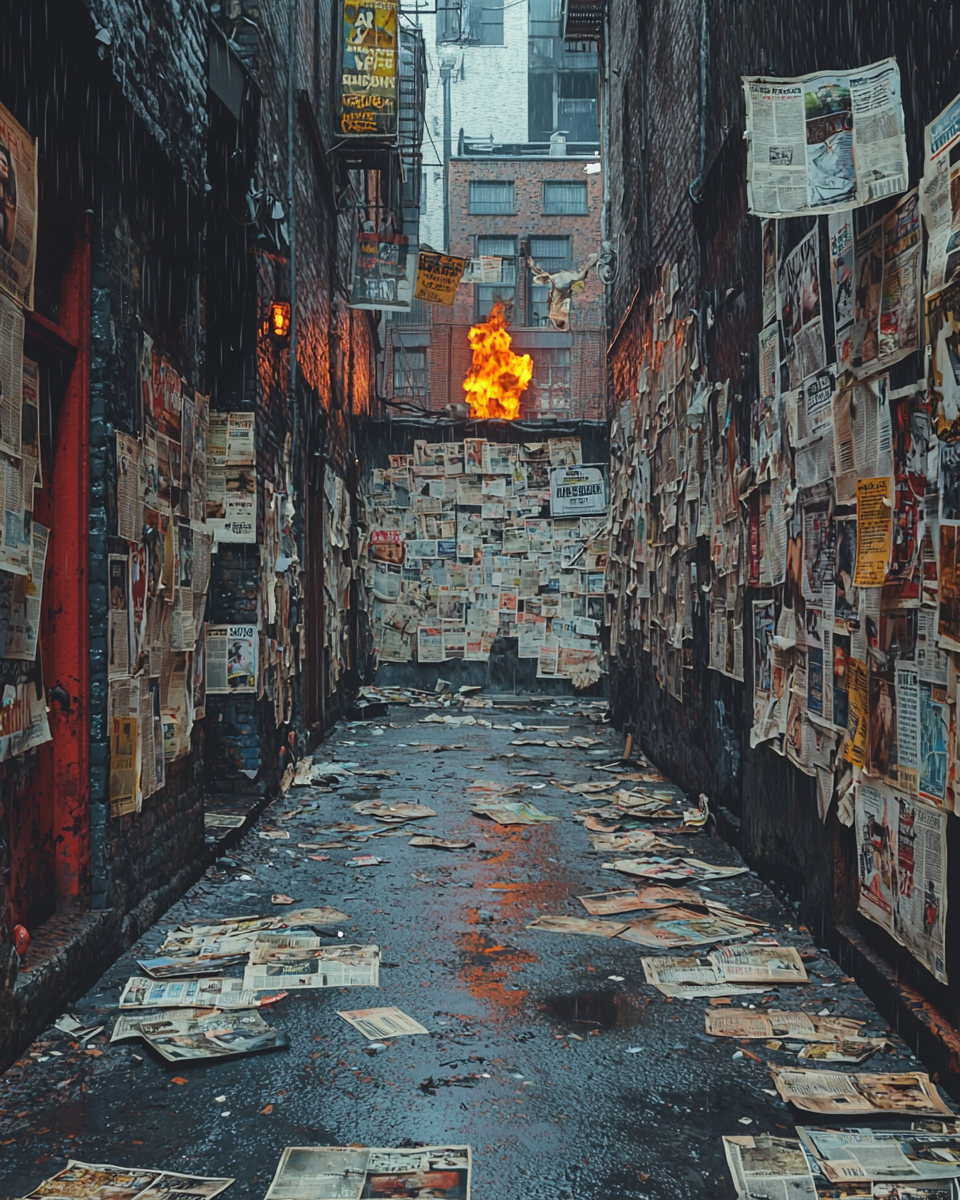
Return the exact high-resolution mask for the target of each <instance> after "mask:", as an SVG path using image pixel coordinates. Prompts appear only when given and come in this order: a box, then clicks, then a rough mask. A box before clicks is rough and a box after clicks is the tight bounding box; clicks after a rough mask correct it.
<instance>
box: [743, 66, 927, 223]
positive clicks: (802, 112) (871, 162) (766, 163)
mask: <svg viewBox="0 0 960 1200" xmlns="http://www.w3.org/2000/svg"><path fill="white" fill-rule="evenodd" d="M743 90H744V95H745V97H746V125H747V129H746V140H747V202H748V205H749V209H750V212H751V213H753V214H754V215H755V216H758V217H788V216H800V215H802V214H809V215H817V214H819V213H830V212H841V211H843V210H844V209H850V208H857V207H859V206H861V205H864V204H871V203H873V201H875V200H882V199H885V198H886V197H888V196H894V195H897V194H899V193H900V192H904V191H906V188H907V179H908V164H907V148H906V139H905V137H904V127H903V105H902V102H901V96H900V70H899V67H898V66H897V61H896V59H894V58H887V59H883V60H882V61H881V62H877V63H873V64H872V65H871V66H868V67H863V68H862V69H860V70H859V71H831V72H817V73H815V74H811V75H801V76H799V77H797V78H794V79H770V78H763V77H759V76H754V77H746V78H744V80H743Z"/></svg>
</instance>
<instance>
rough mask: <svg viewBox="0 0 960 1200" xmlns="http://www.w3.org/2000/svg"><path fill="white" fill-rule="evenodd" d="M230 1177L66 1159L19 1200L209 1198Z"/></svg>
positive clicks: (228, 1182)
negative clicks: (61, 1198) (51, 1199)
mask: <svg viewBox="0 0 960 1200" xmlns="http://www.w3.org/2000/svg"><path fill="white" fill-rule="evenodd" d="M233 1182H234V1180H232V1179H214V1178H212V1177H210V1176H206V1175H178V1174H177V1173H176V1172H174V1171H157V1170H153V1169H151V1168H150V1167H112V1166H101V1165H95V1164H93V1163H85V1162H77V1160H76V1159H73V1158H71V1159H69V1160H68V1162H67V1165H66V1167H65V1168H64V1170H62V1171H60V1172H59V1173H58V1174H56V1175H54V1176H52V1177H51V1178H50V1179H47V1180H44V1182H43V1183H41V1184H40V1186H39V1187H38V1188H36V1189H35V1190H34V1191H32V1192H28V1193H27V1195H26V1196H24V1197H23V1198H22V1200H41V1197H46V1198H49V1197H53V1196H74V1197H77V1198H78V1200H83V1198H84V1197H87V1196H96V1197H104V1198H106V1197H111V1196H116V1197H123V1200H167V1198H169V1197H170V1196H202V1197H203V1200H212V1198H213V1197H214V1196H219V1195H220V1193H221V1192H223V1191H225V1190H226V1189H227V1188H228V1187H229V1186H230V1184H231V1183H233Z"/></svg>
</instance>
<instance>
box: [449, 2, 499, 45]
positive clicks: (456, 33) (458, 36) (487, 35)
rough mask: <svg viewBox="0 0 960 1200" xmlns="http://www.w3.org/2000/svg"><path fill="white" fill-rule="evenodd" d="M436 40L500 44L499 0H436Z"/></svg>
mask: <svg viewBox="0 0 960 1200" xmlns="http://www.w3.org/2000/svg"><path fill="white" fill-rule="evenodd" d="M437 41H438V42H472V43H473V44H474V45H479V46H502V45H503V0H439V3H438V4H437Z"/></svg>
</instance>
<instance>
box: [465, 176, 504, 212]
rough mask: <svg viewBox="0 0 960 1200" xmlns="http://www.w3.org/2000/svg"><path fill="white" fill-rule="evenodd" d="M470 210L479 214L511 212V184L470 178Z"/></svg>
mask: <svg viewBox="0 0 960 1200" xmlns="http://www.w3.org/2000/svg"><path fill="white" fill-rule="evenodd" d="M470 212H471V213H475V214H477V215H479V216H484V215H487V216H490V215H496V214H498V213H500V214H503V213H507V214H509V213H512V212H513V184H512V183H498V182H494V181H493V180H487V179H471V181H470Z"/></svg>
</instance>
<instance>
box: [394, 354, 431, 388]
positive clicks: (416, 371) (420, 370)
mask: <svg viewBox="0 0 960 1200" xmlns="http://www.w3.org/2000/svg"><path fill="white" fill-rule="evenodd" d="M427 390H428V377H427V352H426V350H411V349H408V348H407V347H405V346H394V348H393V394H394V395H395V396H416V397H417V398H418V399H422V398H425V397H426V395H427Z"/></svg>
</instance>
